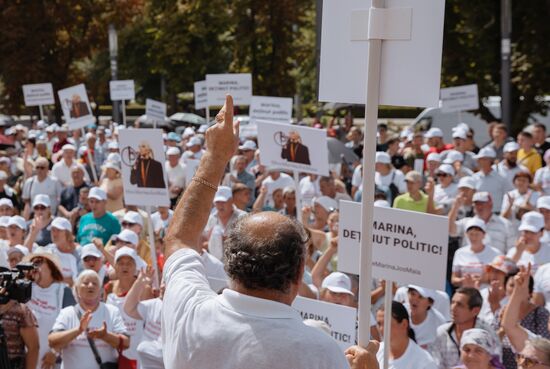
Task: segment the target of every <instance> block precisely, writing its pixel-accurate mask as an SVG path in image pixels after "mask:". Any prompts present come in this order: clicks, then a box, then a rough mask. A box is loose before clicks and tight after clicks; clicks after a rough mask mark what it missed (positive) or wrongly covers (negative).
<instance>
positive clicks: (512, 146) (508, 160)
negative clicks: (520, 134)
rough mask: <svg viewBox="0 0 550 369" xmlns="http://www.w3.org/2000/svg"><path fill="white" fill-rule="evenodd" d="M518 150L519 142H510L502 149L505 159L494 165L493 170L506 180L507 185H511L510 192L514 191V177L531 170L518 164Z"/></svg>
mask: <svg viewBox="0 0 550 369" xmlns="http://www.w3.org/2000/svg"><path fill="white" fill-rule="evenodd" d="M518 150H519V145H518V144H517V142H515V141H512V142H508V143H507V144H505V145H504V148H503V149H502V152H503V155H504V159H503V160H501V161H500V162H499V163H498V164H493V170H494V171H495V172H497V173H498V174H499V175H500V176H501V177H502V178H504V179H505V180H506V183H508V185H509V187H508V188H509V190H512V189H513V183H514V176H515V175H516V174H517V173H519V172H527V173H528V172H529V169H527V168H525V167H524V166H523V165H520V164H518Z"/></svg>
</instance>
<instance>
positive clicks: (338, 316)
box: [292, 296, 357, 350]
mask: <svg viewBox="0 0 550 369" xmlns="http://www.w3.org/2000/svg"><path fill="white" fill-rule="evenodd" d="M292 307H293V308H294V309H296V310H298V312H299V313H300V315H301V316H302V319H304V320H306V319H313V320H320V321H323V322H325V323H326V324H327V325H328V326H329V327H330V331H331V332H330V334H331V336H332V338H334V339H335V340H336V342H337V343H338V345H340V347H341V348H342V349H343V350H346V349H348V348H349V347H350V346H353V345H355V342H356V341H357V338H356V337H357V333H356V329H355V327H356V321H357V309H355V308H351V307H349V306H343V305H337V304H331V303H328V302H324V301H319V300H313V299H308V298H305V297H300V296H297V297H296V299H295V300H294V302H293V303H292Z"/></svg>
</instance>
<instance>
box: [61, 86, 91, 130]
mask: <svg viewBox="0 0 550 369" xmlns="http://www.w3.org/2000/svg"><path fill="white" fill-rule="evenodd" d="M57 94H58V96H59V101H60V102H61V110H63V116H64V117H65V122H67V125H68V126H69V129H79V128H84V127H86V126H87V125H89V124H93V123H95V117H94V116H93V115H92V109H91V108H90V102H89V101H88V94H87V93H86V87H85V86H84V84H79V85H76V86H72V87H68V88H65V89H63V90H59V91H57Z"/></svg>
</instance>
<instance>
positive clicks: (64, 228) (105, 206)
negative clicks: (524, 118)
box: [0, 121, 550, 369]
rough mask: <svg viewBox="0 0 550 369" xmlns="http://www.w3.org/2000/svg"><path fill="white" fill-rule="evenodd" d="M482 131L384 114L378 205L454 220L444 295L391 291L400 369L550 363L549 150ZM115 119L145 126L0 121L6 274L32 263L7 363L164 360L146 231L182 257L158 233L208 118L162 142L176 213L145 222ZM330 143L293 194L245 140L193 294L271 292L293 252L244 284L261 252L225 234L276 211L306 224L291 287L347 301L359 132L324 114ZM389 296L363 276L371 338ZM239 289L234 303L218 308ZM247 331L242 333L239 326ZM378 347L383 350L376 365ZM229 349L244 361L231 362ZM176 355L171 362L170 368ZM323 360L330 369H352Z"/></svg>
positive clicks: (526, 136)
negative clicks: (341, 264) (322, 166)
mask: <svg viewBox="0 0 550 369" xmlns="http://www.w3.org/2000/svg"><path fill="white" fill-rule="evenodd" d="M347 123H349V122H347ZM316 127H318V128H321V127H319V125H316ZM488 128H489V129H490V137H491V141H490V142H476V140H475V135H474V132H473V131H472V130H471V129H470V128H469V127H468V126H467V125H466V124H464V123H458V124H457V125H456V127H455V128H453V133H452V142H445V141H444V139H443V136H444V135H443V132H442V131H441V130H440V129H439V128H436V127H433V128H431V129H429V130H428V131H426V132H413V131H409V130H408V129H404V130H402V131H399V132H394V131H392V130H391V129H390V128H389V127H388V126H387V125H385V124H380V125H379V126H378V144H377V148H376V151H377V152H376V157H375V162H376V165H375V168H376V175H375V200H376V201H375V205H376V206H384V207H394V208H398V209H403V210H410V211H417V212H425V213H432V214H437V215H441V216H446V217H448V219H449V252H448V267H447V270H448V272H447V289H446V291H434V290H429V289H426V288H423V287H420V286H414V285H405V286H395V289H394V291H395V292H394V293H395V295H394V302H393V305H392V322H391V329H392V334H391V342H390V344H391V347H390V349H389V351H390V365H391V367H393V368H395V369H401V368H441V369H443V368H455V367H460V368H468V369H474V368H484V369H485V368H495V369H500V368H506V369H515V368H543V367H550V341H549V340H548V339H550V331H549V316H550V311H549V309H550V263H549V262H550V169H549V168H550V150H549V149H550V143H549V142H547V141H546V137H547V134H546V128H545V126H544V125H542V124H532V125H529V126H526V127H525V128H524V129H523V130H522V131H521V132H520V133H519V134H518V135H517V136H515V137H512V136H511V135H510V133H509V132H508V130H507V128H506V126H505V125H503V124H501V123H491V124H490V125H488ZM124 129H137V128H126V127H124V126H123V125H117V124H114V123H112V122H100V124H98V125H92V126H88V127H87V128H86V129H85V131H84V134H83V133H82V131H81V130H80V129H79V130H72V131H71V130H69V129H68V127H67V126H66V125H58V124H56V123H46V122H44V121H38V122H34V123H33V124H32V127H31V128H27V127H24V126H22V125H16V126H12V127H0V136H2V137H1V138H2V140H1V141H2V142H5V143H6V144H4V150H2V151H0V266H2V267H5V268H15V267H16V265H17V264H19V263H22V262H28V263H32V264H33V265H34V269H33V270H32V272H30V275H29V278H31V279H32V281H33V283H32V298H31V300H30V301H29V302H27V303H26V304H22V303H17V302H16V301H13V300H11V301H9V302H8V303H6V304H3V305H0V324H1V325H2V327H3V331H4V334H5V335H6V336H7V343H8V344H7V349H8V355H9V358H10V360H11V368H12V369H20V368H26V369H34V368H42V369H50V368H58V367H62V368H64V369H72V368H78V369H88V368H90V369H97V368H99V367H102V368H103V367H106V366H105V365H106V364H109V363H115V362H116V363H118V367H119V368H124V369H127V368H144V369H147V368H164V367H165V364H166V367H171V366H169V365H168V364H167V363H164V362H163V349H164V347H163V344H162V342H161V332H162V331H163V329H168V328H170V329H172V330H174V329H175V328H174V327H175V326H174V325H171V326H170V327H168V328H167V327H163V322H164V320H163V319H162V308H163V299H164V292H165V284H164V280H163V279H162V275H161V274H160V273H159V275H155V272H154V269H153V268H152V266H153V264H155V263H153V260H152V256H151V255H152V253H151V245H149V241H148V240H149V239H150V238H149V236H150V235H149V234H148V233H149V229H150V228H149V224H152V229H153V232H154V235H153V237H152V239H154V240H155V245H153V247H154V248H155V250H156V253H155V254H156V258H157V260H156V264H157V265H158V267H159V270H160V271H161V272H162V270H163V268H164V264H165V255H166V258H167V269H169V268H172V267H173V266H174V265H175V264H176V262H174V261H173V260H172V259H173V258H169V259H168V256H170V255H171V254H173V253H174V254H175V253H178V252H175V250H171V251H170V250H166V249H165V247H166V243H167V240H168V239H172V238H173V237H174V235H176V233H175V231H172V233H173V234H172V238H170V237H165V234H166V233H167V232H168V229H169V226H170V224H171V223H172V222H173V219H175V218H174V217H175V213H174V211H175V210H176V207H177V206H178V204H180V205H181V208H183V207H185V206H186V204H185V203H184V202H185V201H189V202H190V204H191V203H192V200H191V199H190V198H189V197H188V196H191V195H184V194H185V191H186V189H188V188H189V187H191V186H192V183H194V182H195V181H193V180H191V178H193V176H194V175H195V171H196V170H197V165H196V163H197V162H198V161H200V160H201V159H203V158H204V157H205V156H208V146H207V144H208V142H206V137H207V136H208V133H207V132H206V129H207V126H200V127H197V128H193V127H188V128H186V129H185V130H184V131H183V133H182V134H181V135H179V134H176V133H174V132H170V133H165V134H164V144H165V153H166V162H165V165H164V170H165V172H166V178H167V180H168V191H169V194H170V200H171V201H170V202H171V206H170V207H158V208H157V209H155V211H154V213H152V214H151V216H150V217H149V216H148V213H147V212H146V211H144V209H141V208H140V207H136V206H130V205H127V204H125V202H124V191H123V190H124V189H123V181H122V178H121V155H120V152H119V147H118V135H119V133H120V132H121V131H122V130H124ZM260 129H261V128H260ZM327 135H328V136H330V137H334V138H336V139H338V140H341V141H342V142H344V143H345V146H346V148H347V149H348V150H349V151H351V152H354V153H355V154H356V155H357V157H358V160H357V161H354V162H345V161H342V162H341V163H337V164H331V166H330V167H331V174H330V176H328V177H320V176H316V175H311V174H309V175H305V174H303V175H301V176H300V181H299V184H298V185H297V186H296V185H295V184H296V182H295V181H294V179H293V178H292V176H291V173H285V171H284V170H282V169H281V168H277V167H268V166H265V165H263V164H262V160H261V152H260V150H259V148H258V145H257V138H256V137H241V138H240V142H239V143H238V145H237V149H236V150H235V151H234V152H233V153H232V154H231V157H230V160H229V163H228V165H226V166H224V167H223V168H221V169H222V172H223V173H221V178H219V179H217V180H216V181H217V183H214V184H213V186H214V188H213V189H212V191H214V190H215V193H212V201H211V202H208V204H207V211H208V214H206V215H207V217H206V218H205V222H204V224H201V223H197V224H199V225H200V227H201V229H198V230H195V231H196V232H197V237H198V239H197V240H198V246H197V248H196V250H197V255H198V256H197V257H196V259H193V258H191V256H189V255H187V256H185V257H187V258H188V260H187V259H185V258H183V259H185V260H187V262H189V263H194V262H198V263H199V264H202V265H203V269H204V273H205V274H206V281H207V284H208V285H209V286H210V292H209V293H208V294H207V293H206V292H204V291H203V292H201V293H204V294H205V296H206V295H209V296H210V293H212V294H214V295H215V294H216V293H222V290H224V288H225V287H227V286H229V285H230V283H229V282H228V281H229V280H230V281H233V282H235V281H236V282H238V285H239V286H241V288H243V289H244V288H246V289H254V288H255V287H254V286H256V287H257V286H260V285H261V283H264V282H265V283H267V285H269V283H272V286H276V285H277V283H278V281H277V279H278V278H277V273H285V271H286V269H288V268H290V267H289V266H288V265H286V263H287V261H286V259H285V258H291V257H292V255H289V254H284V255H282V256H283V258H282V259H280V260H279V259H273V260H278V261H277V262H278V263H280V264H278V265H270V266H269V267H271V269H269V267H266V268H267V269H266V271H265V273H267V274H266V275H269V273H274V270H275V271H276V273H274V274H273V276H272V280H271V281H266V280H267V279H266V280H264V278H263V277H262V278H259V279H258V280H255V279H254V278H250V276H248V277H247V278H249V279H251V280H248V281H246V278H245V277H246V276H247V274H246V270H247V268H251V269H257V270H260V271H261V270H263V269H262V265H261V263H262V262H264V261H262V260H260V261H258V263H259V264H257V265H247V264H246V263H243V262H242V261H241V264H238V262H239V261H238V260H234V259H235V258H237V257H236V256H235V255H240V253H242V252H243V251H240V253H239V252H237V253H235V254H232V253H231V247H234V243H235V241H234V240H233V239H234V237H235V236H234V233H233V232H234V231H235V228H242V229H244V228H243V227H246V226H247V224H248V223H251V222H253V221H252V220H249V221H248V223H247V221H244V220H243V219H246V218H247V217H248V214H256V215H257V214H262V213H261V212H264V211H270V212H275V213H278V215H277V217H280V218H276V219H279V221H280V219H288V220H289V221H291V223H292V224H298V223H301V224H302V225H303V229H304V232H305V233H306V234H307V237H305V238H304V239H307V241H306V245H305V253H304V255H298V256H297V257H298V258H303V259H305V260H304V261H303V263H304V265H305V271H304V273H303V275H302V276H301V277H300V280H299V283H297V294H298V295H300V296H304V297H308V298H313V299H319V300H322V301H326V302H330V303H334V304H341V305H346V306H350V307H357V301H358V281H359V278H358V276H357V275H350V274H345V273H341V272H338V267H337V263H338V260H337V257H336V255H337V249H338V221H339V210H338V209H339V202H340V200H350V201H360V200H361V197H362V192H363V191H362V190H363V188H362V174H363V173H362V165H361V157H362V155H363V146H362V142H363V137H362V129H361V128H360V127H356V126H353V125H351V124H345V125H338V124H330V126H329V127H328V129H327ZM203 161H207V160H206V159H205V160H203ZM201 165H202V164H201ZM200 170H201V169H200V167H199V172H200ZM201 178H202V177H201ZM200 180H201V181H203V179H200ZM205 183H206V184H205ZM205 183H202V185H203V186H207V185H212V183H211V182H210V181H206V182H205ZM204 198H208V196H206V197H204ZM204 198H203V199H204ZM297 198H298V199H300V201H299V203H297ZM203 202H204V201H203ZM203 205H204V204H203ZM189 206H191V205H189ZM298 206H301V209H300V210H301V211H300V212H299V211H298V208H297V207H298ZM178 209H179V208H178ZM268 214H272V213H268ZM297 214H301V219H296V217H297ZM250 219H253V218H250ZM266 219H267V221H271V220H270V218H266ZM294 221H299V222H298V223H294ZM178 222H181V219H179V220H178ZM291 223H289V224H291ZM289 227H290V226H289ZM175 228H176V227H175ZM168 236H170V234H169V235H168ZM232 240H233V241H232ZM243 242H244V241H243ZM289 242H290V241H289ZM228 250H229V251H228ZM228 256H231V258H230V259H231V260H228ZM234 256H235V258H234ZM183 259H182V260H183ZM300 260H301V259H300ZM180 262H181V261H178V263H180ZM272 262H273V261H272ZM289 263H290V261H289ZM224 264H225V267H224ZM174 268H175V266H174ZM239 268H242V270H237V269H239ZM268 269H269V270H268ZM257 272H258V271H256V273H257ZM165 274H166V275H167V276H169V277H170V278H172V283H173V284H176V283H179V282H181V280H180V279H177V278H176V276H177V275H176V276H174V274H177V273H175V272H174V271H172V270H170V271H167V270H165ZM264 277H265V276H264ZM193 278H195V277H193ZM193 278H192V280H193V281H195V280H194V279H193ZM243 278H245V280H243ZM266 278H267V277H266ZM159 281H160V282H159ZM170 281H171V280H170V279H168V280H167V282H168V283H170ZM193 283H198V282H197V281H195V282H193ZM201 283H202V281H201ZM205 283H206V282H205ZM262 286H263V285H262ZM168 287H169V286H168ZM195 287H196V286H195ZM199 287H200V288H205V287H204V286H202V285H201V286H199ZM199 287H197V288H199ZM200 288H199V291H202V290H200ZM206 288H208V286H206ZM273 288H275V289H277V288H279V287H273ZM181 290H182V291H185V288H184V287H182V289H181ZM212 291H213V292H212ZM384 291H385V281H383V280H378V281H375V282H373V289H372V296H371V301H372V314H373V317H375V318H373V325H372V327H371V335H372V337H373V338H376V339H382V337H383V335H384V331H383V327H384V314H383V310H384V308H385V307H384V305H383V301H384ZM168 297H169V298H174V297H173V295H170V294H169V295H168ZM231 298H232V297H231V296H230V295H228V296H227V297H226V299H227V301H229V302H228V303H231ZM173 305H174V304H170V306H171V308H173ZM175 305H177V304H175ZM242 308H243V309H244V307H242ZM264 308H267V305H266V306H265V307H264ZM272 308H273V309H275V310H277V309H278V307H276V306H274V307H273V306H272ZM279 313H280V314H283V311H282V310H281V311H280V312H279ZM194 314H195V316H196V318H197V319H204V320H205V321H202V320H201V321H200V322H198V321H197V322H195V323H194V324H203V325H206V326H207V327H209V328H210V329H211V332H210V333H209V334H210V335H212V336H215V335H216V334H217V332H218V333H219V332H221V333H219V334H220V335H222V333H223V332H225V333H227V332H226V330H227V329H228V328H222V327H220V326H216V319H217V318H216V315H215V314H220V312H219V311H213V314H214V317H213V318H212V319H213V320H211V321H209V320H208V318H207V317H204V318H201V317H202V316H203V315H201V314H199V312H195V313H194ZM203 314H204V312H203ZM284 314H286V312H284ZM245 315H246V314H245ZM226 318H227V317H223V319H226ZM219 319H222V318H219ZM245 320H246V319H245ZM238 321H239V319H236V318H235V319H234V321H232V322H231V324H236V322H238ZM241 323H242V324H245V322H244V321H243V322H241ZM306 323H307V322H306ZM174 324H176V323H174ZM296 324H302V323H301V322H298V323H296ZM312 325H313V326H316V327H317V328H319V331H316V332H315V334H320V333H319V332H323V327H322V326H320V325H315V324H312ZM178 327H180V328H181V326H178ZM186 329H187V330H193V329H198V328H197V327H195V326H194V325H193V324H192V323H189V324H188V325H186V326H185V328H181V332H180V333H179V334H181V335H183V337H177V339H178V340H185V334H186ZM202 329H204V328H202ZM239 329H240V328H238V326H237V325H235V331H234V334H235V332H239ZM262 329H265V328H262ZM300 329H301V328H300ZM300 329H298V328H296V331H295V332H297V333H296V334H300V335H302V336H299V337H300V338H303V339H308V340H311V342H309V343H310V344H311V345H313V346H314V345H315V344H316V343H318V342H324V341H323V340H324V339H326V338H324V337H320V336H318V335H315V334H314V333H312V332H310V331H309V330H308V331H307V332H306V331H302V330H300ZM308 329H309V328H308ZM311 329H312V330H313V328H311ZM304 332H306V333H304ZM269 333H270V332H263V333H261V334H262V335H267V336H269ZM227 334H229V333H227ZM242 334H243V335H244V333H242ZM271 334H272V335H275V336H272V340H273V342H271V343H270V345H271V346H274V347H275V348H278V347H277V345H278V344H277V343H276V342H278V341H280V340H286V339H290V338H289V337H276V335H277V331H273V332H271ZM323 334H325V333H323ZM292 339H293V340H294V339H296V338H295V337H294V338H292ZM224 340H225V338H224V337H219V341H216V342H217V343H218V344H219V349H220V351H219V352H217V353H216V352H210V351H209V350H208V352H203V353H201V354H200V355H202V357H203V358H204V360H208V356H209V355H211V357H210V360H218V359H219V360H222V361H223V360H229V358H227V357H224V355H225V354H223V355H222V353H225V351H224V350H225V347H226V346H227V345H228V344H229V343H227V342H224ZM320 344H321V343H320ZM193 345H194V343H193V342H187V346H186V347H187V348H188V349H189V350H191V349H196V347H193ZM214 347H215V346H214ZM249 349H251V350H256V349H257V350H260V348H259V347H253V346H252V345H251V347H249ZM310 350H311V352H310V353H309V354H304V355H305V356H304V358H310V359H309V360H314V359H313V354H312V353H313V352H317V351H315V349H314V348H310ZM213 351H216V350H213ZM229 352H230V351H229ZM330 352H331V351H330V350H328V351H324V352H322V353H321V352H317V354H316V355H321V356H322V357H325V356H327V355H328V354H329V353H330ZM382 352H383V348H382V347H381V348H380V350H379V354H378V360H379V362H380V365H382V364H381V363H382V360H383V354H382ZM233 354H234V355H237V356H238V355H243V353H242V352H240V353H238V352H234V353H229V354H227V355H233ZM256 354H258V355H261V353H256ZM178 355H180V356H178ZM181 355H183V356H184V355H185V354H184V353H174V352H171V353H169V354H168V356H169V358H170V359H171V360H177V359H178V358H181V357H183V356H181ZM279 355H281V356H285V353H284V352H280V353H279ZM350 355H351V354H350ZM164 356H165V358H166V357H167V355H166V352H165V353H164ZM342 358H344V356H343V355H342ZM279 359H280V360H283V359H284V358H283V357H280V358H279ZM316 360H318V359H316ZM331 360H332V361H331V362H330V363H331V364H333V365H334V366H332V367H340V366H339V365H347V364H348V363H347V362H346V361H345V360H344V361H343V363H342V362H340V361H339V360H340V358H332V359H331ZM348 361H349V363H350V364H349V365H351V366H352V367H357V366H354V365H356V364H354V363H353V360H350V359H349V358H348ZM327 365H328V363H327ZM205 367H206V366H205ZM219 367H222V366H219ZM327 367H328V366H327ZM343 367H345V366H343Z"/></svg>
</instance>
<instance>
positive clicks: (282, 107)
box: [249, 96, 292, 124]
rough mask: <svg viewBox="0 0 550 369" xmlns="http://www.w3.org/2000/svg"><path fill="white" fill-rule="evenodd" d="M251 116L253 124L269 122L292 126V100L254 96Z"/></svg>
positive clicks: (251, 104) (288, 98)
mask: <svg viewBox="0 0 550 369" xmlns="http://www.w3.org/2000/svg"><path fill="white" fill-rule="evenodd" d="M249 115H250V120H251V121H252V122H258V121H267V122H278V123H287V124H290V123H291V119H292V98H290V97H271V96H252V101H251V103H250V113H249Z"/></svg>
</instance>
